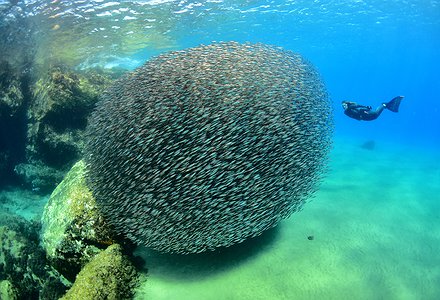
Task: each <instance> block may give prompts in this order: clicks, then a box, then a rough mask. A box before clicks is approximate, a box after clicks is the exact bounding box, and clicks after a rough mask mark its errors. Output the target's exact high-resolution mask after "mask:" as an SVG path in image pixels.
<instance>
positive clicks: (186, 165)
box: [85, 42, 332, 253]
mask: <svg viewBox="0 0 440 300" xmlns="http://www.w3.org/2000/svg"><path fill="white" fill-rule="evenodd" d="M331 134H332V111H331V105H330V102H329V100H328V96H327V93H326V90H325V87H324V84H323V83H322V82H321V80H320V78H319V76H318V74H317V72H316V71H315V69H314V68H313V67H312V66H311V65H310V64H309V63H308V62H307V61H305V60H304V59H303V58H302V57H301V56H300V55H298V54H294V53H292V52H289V51H284V50H282V49H280V48H277V47H272V46H267V45H263V44H238V43H235V42H229V43H217V44H212V45H208V46H200V47H196V48H191V49H188V50H185V51H176V52H170V53H167V54H163V55H160V56H158V57H156V58H154V59H151V60H150V61H148V62H147V63H145V65H144V66H142V67H140V68H138V69H137V70H135V71H134V72H132V73H131V74H128V75H127V76H125V77H123V78H122V79H120V80H118V81H117V82H116V84H115V85H114V86H113V87H112V88H111V89H109V90H108V91H107V92H106V93H105V94H104V95H103V98H102V101H100V102H99V103H98V104H97V109H96V110H95V111H94V113H93V114H92V116H91V118H90V123H89V126H88V128H87V142H86V147H85V154H86V156H85V160H86V163H87V167H88V173H87V175H88V176H87V178H88V183H89V186H90V188H91V189H92V191H93V194H94V196H95V197H96V201H97V203H98V206H99V208H100V209H101V210H102V212H103V214H104V215H105V216H106V218H107V219H108V220H109V222H110V223H111V224H112V225H114V227H115V228H116V229H117V231H118V232H119V233H121V234H124V235H125V236H127V237H128V238H129V239H131V240H132V241H134V242H136V243H138V244H144V245H146V246H148V247H151V248H154V249H157V250H159V251H164V252H177V253H194V252H202V251H206V250H213V249H215V248H216V247H221V246H230V245H233V244H236V243H239V242H242V241H244V240H245V239H247V238H250V237H254V236H258V235H260V234H261V233H262V232H263V231H265V230H267V229H269V228H271V227H274V226H275V225H276V224H277V223H278V222H279V221H280V220H281V219H283V218H287V217H288V216H290V215H291V214H292V213H293V212H295V211H298V210H299V209H300V208H301V207H302V205H303V204H304V203H305V201H306V200H307V199H308V198H309V197H310V196H312V194H313V193H314V191H315V190H316V189H317V185H318V184H319V180H320V178H321V177H322V175H323V172H324V171H325V169H326V162H327V156H328V152H329V149H330V145H331Z"/></svg>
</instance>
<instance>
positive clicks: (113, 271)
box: [61, 244, 139, 300]
mask: <svg viewBox="0 0 440 300" xmlns="http://www.w3.org/2000/svg"><path fill="white" fill-rule="evenodd" d="M138 277H139V275H138V273H137V271H136V269H135V267H134V266H133V264H132V263H131V261H130V260H129V259H128V257H127V256H126V255H124V254H123V252H122V247H121V246H120V245H118V244H113V245H111V246H109V247H108V248H107V249H106V250H104V251H102V252H101V253H99V254H98V255H96V256H95V257H94V258H93V259H92V260H91V261H90V262H89V263H88V264H87V265H86V266H85V267H84V268H83V269H82V270H81V272H80V273H79V274H78V276H77V277H76V280H75V283H74V285H73V286H72V288H71V289H70V290H69V291H68V292H67V294H66V295H65V296H64V297H62V298H61V299H63V300H77V299H82V300H105V299H131V298H132V297H133V293H134V289H135V288H136V287H137V285H138Z"/></svg>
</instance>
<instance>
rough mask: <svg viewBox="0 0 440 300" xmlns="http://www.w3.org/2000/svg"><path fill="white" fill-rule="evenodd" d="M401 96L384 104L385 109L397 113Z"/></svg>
mask: <svg viewBox="0 0 440 300" xmlns="http://www.w3.org/2000/svg"><path fill="white" fill-rule="evenodd" d="M402 99H403V96H397V97H395V98H393V99H392V100H391V101H390V102H388V103H385V107H386V108H387V109H389V110H391V111H392V112H398V111H399V105H400V101H402Z"/></svg>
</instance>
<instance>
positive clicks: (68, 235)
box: [41, 161, 114, 280]
mask: <svg viewBox="0 0 440 300" xmlns="http://www.w3.org/2000/svg"><path fill="white" fill-rule="evenodd" d="M84 172H85V166H84V162H82V161H79V162H78V163H76V164H75V165H74V166H73V167H72V169H71V170H70V171H69V172H68V173H67V175H66V177H65V178H64V180H63V181H62V182H61V183H60V184H59V185H58V186H57V188H56V189H55V190H54V191H53V193H52V195H51V196H50V199H49V201H48V203H47V204H46V206H45V209H44V212H43V217H42V220H41V222H42V244H43V247H44V249H45V250H46V255H47V257H48V259H49V260H50V262H51V263H52V265H54V266H55V267H56V268H57V270H59V271H60V272H61V273H62V274H63V275H64V276H66V277H67V278H68V279H70V280H73V279H74V278H75V276H76V274H77V273H78V272H79V271H80V269H81V268H82V267H83V266H84V265H85V264H86V263H87V262H89V261H90V260H91V259H92V258H93V257H94V256H95V255H96V254H98V253H100V252H101V251H102V249H105V248H106V247H107V246H108V245H109V244H111V243H113V242H114V233H113V232H112V231H111V229H110V228H109V226H108V225H107V224H106V222H105V221H104V220H103V217H102V216H101V215H100V213H99V212H98V210H97V208H96V203H95V199H94V198H93V196H92V193H91V191H90V190H89V189H88V187H87V186H86V184H85V175H84Z"/></svg>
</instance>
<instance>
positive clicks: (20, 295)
mask: <svg viewBox="0 0 440 300" xmlns="http://www.w3.org/2000/svg"><path fill="white" fill-rule="evenodd" d="M39 229H40V228H39V225H38V223H36V222H29V221H26V220H25V219H23V218H21V217H19V216H15V215H10V214H4V213H0V295H1V299H58V298H59V297H61V296H62V295H63V294H64V293H65V291H66V290H67V289H68V288H69V287H70V282H69V281H67V280H66V279H65V278H64V277H63V276H62V275H60V273H59V272H58V271H57V270H56V269H55V268H53V267H52V266H51V265H50V264H49V262H48V261H47V259H46V255H45V252H44V250H43V248H41V246H40V245H39Z"/></svg>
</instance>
